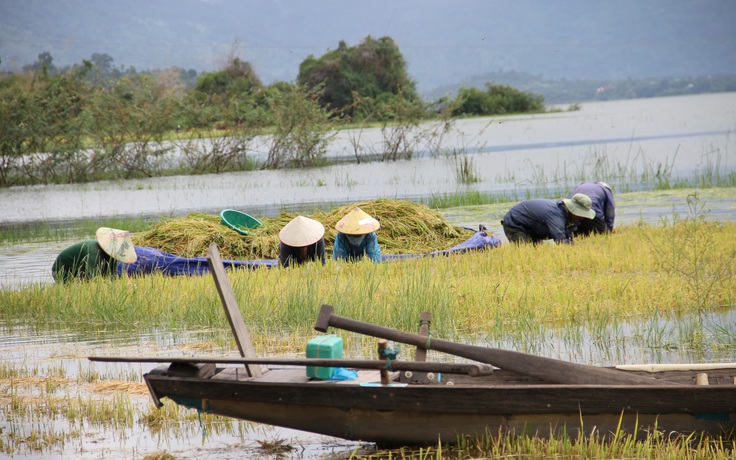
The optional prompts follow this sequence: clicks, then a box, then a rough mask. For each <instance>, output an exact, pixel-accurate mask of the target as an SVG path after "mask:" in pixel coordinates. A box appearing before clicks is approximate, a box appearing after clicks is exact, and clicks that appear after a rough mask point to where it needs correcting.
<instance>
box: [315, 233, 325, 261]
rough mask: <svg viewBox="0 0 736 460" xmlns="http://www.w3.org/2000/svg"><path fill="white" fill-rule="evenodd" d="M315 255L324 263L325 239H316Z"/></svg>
mask: <svg viewBox="0 0 736 460" xmlns="http://www.w3.org/2000/svg"><path fill="white" fill-rule="evenodd" d="M316 255H317V257H318V258H319V259H321V260H322V265H326V264H327V261H326V260H325V239H324V238H321V239H320V240H319V241H317V254H316Z"/></svg>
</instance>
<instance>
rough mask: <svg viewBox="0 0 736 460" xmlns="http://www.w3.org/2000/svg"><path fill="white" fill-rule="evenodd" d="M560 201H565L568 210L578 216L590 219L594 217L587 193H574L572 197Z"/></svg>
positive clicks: (591, 203)
mask: <svg viewBox="0 0 736 460" xmlns="http://www.w3.org/2000/svg"><path fill="white" fill-rule="evenodd" d="M562 202H563V203H565V207H566V208H567V210H568V211H570V212H571V213H573V214H575V215H576V216H578V217H584V218H586V219H592V218H594V217H595V211H594V210H593V202H592V201H591V200H590V197H589V196H588V195H584V194H582V193H576V194H575V195H573V196H572V198H570V199H567V198H565V199H563V200H562Z"/></svg>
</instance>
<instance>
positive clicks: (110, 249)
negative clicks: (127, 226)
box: [95, 227, 138, 264]
mask: <svg viewBox="0 0 736 460" xmlns="http://www.w3.org/2000/svg"><path fill="white" fill-rule="evenodd" d="M95 237H96V239H97V244H99V245H100V247H101V248H102V250H103V251H105V252H106V253H107V255H109V256H110V257H112V258H113V259H115V260H117V261H120V262H123V263H125V264H132V263H134V262H135V261H136V260H138V255H136V253H135V246H133V240H132V239H131V238H130V232H129V231H127V230H118V229H115V228H110V227H100V228H98V229H97V232H96V233H95Z"/></svg>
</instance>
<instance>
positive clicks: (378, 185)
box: [0, 93, 736, 460]
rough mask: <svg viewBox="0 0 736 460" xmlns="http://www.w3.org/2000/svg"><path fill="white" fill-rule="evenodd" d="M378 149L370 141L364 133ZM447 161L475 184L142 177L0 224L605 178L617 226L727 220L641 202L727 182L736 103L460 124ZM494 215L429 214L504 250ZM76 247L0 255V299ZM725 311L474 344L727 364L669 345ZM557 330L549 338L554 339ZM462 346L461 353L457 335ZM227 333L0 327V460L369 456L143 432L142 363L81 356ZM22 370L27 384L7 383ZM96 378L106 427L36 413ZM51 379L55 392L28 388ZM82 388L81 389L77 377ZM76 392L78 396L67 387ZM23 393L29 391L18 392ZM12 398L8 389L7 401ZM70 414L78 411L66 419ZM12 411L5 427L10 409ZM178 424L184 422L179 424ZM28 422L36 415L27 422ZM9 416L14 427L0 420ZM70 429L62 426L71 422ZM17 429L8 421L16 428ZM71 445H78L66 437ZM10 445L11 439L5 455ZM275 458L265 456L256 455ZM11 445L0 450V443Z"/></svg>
mask: <svg viewBox="0 0 736 460" xmlns="http://www.w3.org/2000/svg"><path fill="white" fill-rule="evenodd" d="M365 135H366V136H369V137H370V136H374V138H375V141H376V142H379V141H380V137H379V135H378V133H377V132H375V131H372V132H367V133H365ZM349 136H350V133H341V134H340V136H339V137H338V138H337V139H336V141H335V142H334V144H333V145H332V146H331V150H330V152H331V153H330V155H332V156H333V157H334V158H335V160H338V159H340V158H342V159H344V158H345V157H349V156H350V151H349V149H350V147H349V144H350V142H349ZM447 148H448V149H450V150H452V149H454V150H455V152H456V153H461V154H462V155H463V156H467V158H469V160H468V162H466V163H465V164H466V165H470V167H471V169H472V172H473V174H475V175H476V176H477V177H478V178H479V180H478V181H477V182H472V183H468V182H464V181H463V180H461V178H460V177H459V175H458V168H459V167H460V166H459V163H458V159H457V156H456V155H449V154H448V155H443V156H439V157H431V156H427V155H419V156H418V158H416V159H414V160H411V161H400V162H396V163H389V164H387V163H367V164H364V163H361V164H351V163H345V162H337V163H336V164H335V165H332V166H327V167H323V168H314V169H309V170H286V171H253V172H243V173H230V174H221V175H207V176H193V177H172V178H152V179H146V180H133V181H125V182H104V183H93V184H79V185H63V186H34V187H13V188H10V189H0V226H27V225H34V223H41V222H44V223H51V224H53V225H60V226H63V225H73V222H74V221H75V220H77V219H83V218H88V219H89V218H91V219H100V220H101V221H102V222H104V219H105V218H111V217H121V216H156V217H163V216H178V215H184V214H187V213H189V212H193V211H202V212H210V213H219V211H220V210H221V209H224V208H235V209H239V210H242V211H244V212H247V213H249V214H252V215H254V216H257V217H261V216H263V217H268V216H273V215H275V214H276V213H278V212H279V210H281V209H288V210H304V212H309V210H310V209H313V208H314V207H315V206H318V205H326V204H330V203H334V204H342V203H347V202H356V201H362V200H367V199H375V198H380V197H387V198H397V199H410V200H427V199H428V198H430V197H432V196H436V195H442V194H452V193H462V192H467V191H481V192H484V193H485V192H487V193H497V194H500V195H506V196H508V197H510V198H512V200H523V199H525V198H528V197H550V198H554V197H559V196H562V195H566V194H567V190H569V188H570V187H571V186H572V185H574V184H576V183H577V182H580V181H583V180H606V181H608V182H610V183H611V184H612V185H613V186H614V189H615V190H616V192H617V193H616V204H617V225H621V226H626V225H634V224H636V223H639V222H644V223H654V224H656V223H658V222H659V221H660V220H661V219H662V218H666V217H667V216H671V215H672V213H673V212H685V207H686V197H687V195H688V194H689V193H693V192H695V193H697V194H698V196H699V198H700V199H701V200H702V201H703V202H704V203H705V204H706V208H707V211H708V219H712V220H717V221H731V222H732V221H736V189H734V188H703V189H702V190H698V189H697V187H696V188H690V189H687V190H662V191H652V189H654V188H655V187H656V186H657V185H658V184H659V185H662V182H672V183H674V182H677V181H678V180H685V181H695V178H701V179H702V178H708V177H710V178H716V177H718V176H719V175H727V174H729V173H733V171H734V170H736V93H728V94H720V95H703V96H687V97H677V98H663V99H651V100H646V99H645V100H632V101H616V102H606V103H595V104H582V106H581V110H580V111H576V112H561V113H551V114H545V115H536V116H518V117H505V118H498V119H495V118H494V119H491V118H489V119H473V120H465V121H460V122H458V123H457V124H456V126H455V128H454V132H453V133H452V135H451V136H448V139H447ZM509 207H510V205H509V204H508V203H504V204H495V205H482V206H464V207H455V208H448V209H444V210H442V213H443V215H444V216H445V217H446V218H447V220H448V221H450V222H452V223H455V224H457V225H463V226H472V227H477V225H478V224H485V225H486V226H487V227H488V229H489V230H490V231H492V232H494V233H496V234H497V235H499V237H501V239H502V241H505V237H504V236H503V232H502V230H501V227H500V223H499V220H500V218H501V216H503V214H504V213H505V212H506V211H507V210H508V208H509ZM73 242H75V241H52V242H48V241H44V242H32V241H28V242H20V243H14V244H5V243H3V244H0V296H1V295H2V290H5V289H13V290H15V289H23V287H24V286H27V285H29V284H48V283H51V282H52V280H51V276H50V267H51V264H52V263H53V260H54V258H55V257H56V255H57V254H58V252H59V251H60V250H61V249H63V248H64V247H66V246H67V245H69V244H71V243H73ZM0 300H1V297H0ZM734 314H735V312H734V310H733V308H728V307H726V308H724V310H723V311H708V312H703V313H702V314H699V315H692V316H688V317H683V318H677V319H672V318H664V317H663V318H661V319H659V320H657V321H652V322H648V323H646V324H640V323H630V322H627V321H625V320H620V321H617V320H614V319H611V321H610V322H609V323H608V324H606V325H605V327H602V328H601V329H598V330H590V329H586V328H584V327H579V328H574V327H573V328H570V327H568V328H559V327H557V326H558V325H555V324H547V325H530V330H529V331H526V332H525V338H524V340H519V341H516V340H514V338H513V337H510V338H508V339H507V340H505V341H503V342H492V343H488V342H486V341H484V340H483V338H477V340H478V341H479V342H482V343H486V344H488V345H490V346H497V347H501V348H507V349H518V350H520V351H525V352H530V353H535V354H540V355H543V356H550V357H558V358H561V359H565V360H570V361H576V362H585V363H590V362H594V363H596V364H601V365H609V364H624V363H626V364H631V363H639V362H673V363H678V362H689V361H723V360H736V357H735V356H734V351H733V349H730V350H728V349H725V348H717V349H712V348H707V347H684V346H681V345H680V344H682V343H683V342H685V343H688V342H698V341H702V342H703V343H708V342H709V340H712V341H713V342H716V343H729V341H731V340H733V339H732V337H733V336H734V334H735V333H736V331H735V329H736V326H734V324H736V316H734ZM561 331H564V332H561ZM468 340H469V341H473V340H476V339H475V338H470V337H469V338H468ZM231 346H232V338H231V335H230V331H228V330H224V329H203V330H196V331H192V330H170V329H156V328H153V327H150V325H149V326H143V325H141V326H140V327H135V326H133V327H121V328H120V329H117V328H115V327H114V326H112V325H109V324H108V325H84V324H82V325H79V324H76V325H74V324H58V325H44V326H43V327H39V326H36V325H32V324H17V323H16V322H14V321H13V318H0V353H1V354H2V356H3V360H2V362H1V363H0V364H1V366H2V369H3V370H4V372H5V374H6V378H3V379H2V380H0V387H1V388H2V389H3V391H2V392H0V393H2V395H1V396H0V401H1V402H0V415H1V416H2V420H1V421H0V458H2V457H7V458H23V459H26V458H28V459H31V458H33V459H36V458H42V459H56V458H84V459H97V458H130V459H142V458H144V457H145V456H146V455H152V454H154V453H156V452H161V451H166V452H168V453H170V454H171V455H173V456H175V458H177V459H195V458H209V459H215V460H216V459H225V458H310V459H311V458H315V459H316V458H349V457H350V455H351V454H352V453H353V452H355V451H356V450H360V449H367V450H370V449H372V446H371V445H361V444H360V443H352V442H345V441H342V440H338V439H333V438H325V437H321V436H315V435H311V434H308V433H303V432H297V431H293V430H285V429H279V428H273V427H269V426H263V425H258V424H251V423H245V422H236V421H229V422H223V423H221V424H219V425H215V427H213V428H212V429H210V431H205V430H204V429H203V425H202V424H201V422H200V420H199V419H198V416H197V414H196V413H193V414H192V416H191V417H192V418H191V419H189V420H185V421H183V422H177V423H176V424H166V423H164V424H163V425H162V426H161V427H160V428H159V429H156V430H153V429H150V425H148V424H147V423H144V421H145V418H146V417H150V416H151V414H152V413H154V412H155V411H154V410H153V405H152V403H151V400H150V397H149V396H148V393H147V390H146V388H145V385H144V384H143V383H142V380H141V378H140V376H141V375H142V374H143V373H144V372H147V371H148V370H150V369H152V368H153V367H154V366H153V365H141V364H138V365H128V364H126V365H122V364H103V363H90V362H89V361H88V360H87V359H86V357H87V356H91V355H113V354H114V355H125V354H129V355H153V354H166V353H171V352H172V350H174V351H176V352H177V353H183V354H187V353H191V354H193V353H197V354H199V355H206V354H210V355H213V356H222V355H230V356H232V355H233V352H235V350H233V349H231ZM22 370H31V371H32V372H31V373H32V374H33V377H31V378H28V377H24V379H23V380H19V379H18V377H17V374H18V373H20V372H21V371H22ZM92 375H103V376H107V377H110V378H111V379H113V380H120V381H129V382H134V383H135V384H133V385H131V386H130V387H129V388H128V389H127V390H123V393H125V394H126V395H127V397H128V398H129V401H130V403H129V404H130V406H127V404H128V403H125V404H123V405H124V406H125V408H124V409H125V414H123V415H122V416H121V420H122V421H121V422H120V425H119V426H118V427H117V428H116V429H111V428H110V426H109V425H106V424H104V423H98V424H96V423H90V422H68V421H65V420H69V419H64V417H61V416H50V415H49V413H51V412H50V411H51V409H53V408H55V407H56V408H58V411H59V412H63V411H64V409H63V408H66V410H67V411H68V410H69V408H70V407H77V406H84V405H85V404H87V402H88V401H94V400H96V401H99V400H103V399H104V398H105V397H108V395H109V393H104V392H101V391H100V389H99V388H96V387H95V386H94V385H92V384H89V383H84V382H85V381H86V380H87V379H86V376H92ZM48 376H53V377H54V378H58V382H57V383H53V382H51V383H50V382H49V380H48V379H46V380H44V381H45V382H46V383H44V385H43V386H42V385H36V386H35V387H34V381H33V380H32V378H34V377H35V378H38V379H39V381H40V379H41V378H42V377H48ZM90 380H91V379H90ZM78 382H82V383H78ZM18 385H20V386H22V387H23V389H24V391H31V392H36V393H37V396H38V403H37V405H36V406H33V405H32V406H30V407H20V406H19V405H18V404H17V403H18V401H17V399H16V398H15V396H17V395H15V394H13V392H12V391H11V388H18ZM29 388H30V389H31V390H28V389H29ZM13 391H16V390H13ZM80 410H82V409H80ZM23 411H27V414H25V415H20V416H19V412H23ZM190 412H193V411H190ZM34 414H36V415H34ZM11 415H13V416H14V417H15V418H13V417H11ZM71 419H72V420H74V418H73V417H72V418H71ZM18 420H20V421H18ZM40 433H46V434H51V435H55V436H59V437H60V438H61V439H62V441H60V442H57V443H55V444H53V445H54V447H53V448H51V449H49V450H37V449H34V448H33V446H34V442H40V441H39V440H38V439H35V440H34V436H36V437H38V436H39V435H40ZM80 433H81V434H80ZM12 436H20V437H23V439H22V440H21V441H20V442H19V441H18V440H17V439H16V438H13V439H12V442H11V437H12ZM269 444H271V445H273V444H275V445H279V444H284V445H286V446H289V447H290V450H289V449H284V450H281V451H278V450H277V451H275V452H274V451H269V450H266V449H265V448H264V446H267V445H269ZM11 445H20V446H21V447H20V448H19V449H17V450H14V451H10V450H7V449H9V447H8V446H11Z"/></svg>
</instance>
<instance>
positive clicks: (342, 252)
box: [332, 232, 348, 260]
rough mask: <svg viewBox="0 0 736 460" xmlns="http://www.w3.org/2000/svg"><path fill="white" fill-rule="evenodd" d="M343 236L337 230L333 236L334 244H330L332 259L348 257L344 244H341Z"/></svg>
mask: <svg viewBox="0 0 736 460" xmlns="http://www.w3.org/2000/svg"><path fill="white" fill-rule="evenodd" d="M343 238H344V237H343V236H342V233H340V232H337V235H336V236H335V244H334V246H332V259H333V260H340V259H342V260H346V259H347V258H348V251H347V249H345V246H344V244H343V241H342V240H343Z"/></svg>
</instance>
